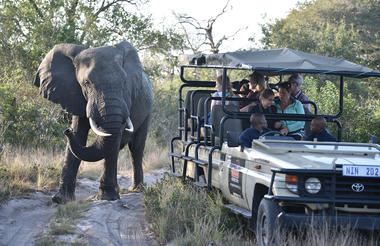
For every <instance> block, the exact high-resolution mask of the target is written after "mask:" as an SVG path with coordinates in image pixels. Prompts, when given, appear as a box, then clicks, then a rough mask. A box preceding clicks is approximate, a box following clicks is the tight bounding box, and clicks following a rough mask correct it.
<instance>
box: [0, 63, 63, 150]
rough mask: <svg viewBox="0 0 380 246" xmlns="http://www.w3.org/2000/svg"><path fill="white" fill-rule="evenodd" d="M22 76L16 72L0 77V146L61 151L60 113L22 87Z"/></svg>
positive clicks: (56, 107) (34, 93)
mask: <svg viewBox="0 0 380 246" xmlns="http://www.w3.org/2000/svg"><path fill="white" fill-rule="evenodd" d="M24 75H25V74H24V72H23V71H21V70H19V69H16V70H14V71H12V72H11V73H10V74H6V76H4V77H1V78H0V133H1V139H2V140H1V141H2V143H0V144H4V143H9V144H12V145H22V146H25V147H26V146H35V147H39V146H45V147H49V148H62V147H63V146H64V144H65V142H64V137H63V133H62V132H63V130H64V127H65V125H66V124H67V122H65V119H64V114H63V113H62V111H61V109H60V108H59V107H58V106H57V105H54V104H51V103H48V101H47V100H45V99H43V98H42V97H40V96H39V95H38V90H37V88H33V87H32V85H31V84H25V83H24V81H23V76H24Z"/></svg>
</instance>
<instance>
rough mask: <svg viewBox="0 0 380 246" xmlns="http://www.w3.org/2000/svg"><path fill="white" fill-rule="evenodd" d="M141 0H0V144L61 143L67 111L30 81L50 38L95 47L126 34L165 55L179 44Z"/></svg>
mask: <svg viewBox="0 0 380 246" xmlns="http://www.w3.org/2000/svg"><path fill="white" fill-rule="evenodd" d="M145 1H146V0H102V1H94V0H54V1H53V0H52V1H46V0H0V134H1V135H0V136H1V139H2V140H1V141H0V146H1V145H2V144H3V141H4V142H6V143H8V144H14V145H22V146H45V147H46V146H48V147H52V146H54V147H62V146H64V142H63V141H62V140H63V139H64V137H63V134H62V132H63V129H64V127H65V126H67V122H66V120H67V119H66V118H65V116H67V114H66V113H65V112H63V111H62V110H61V108H60V107H59V106H58V105H55V104H53V103H49V102H48V101H47V100H45V99H43V98H42V97H40V96H39V95H38V90H37V89H36V88H35V87H33V86H32V81H33V78H34V74H35V72H36V70H37V67H38V65H39V63H40V62H41V60H42V58H43V56H44V55H45V54H46V53H47V52H48V51H49V50H50V49H51V48H52V47H53V46H54V45H55V44H57V43H76V44H83V45H85V46H87V47H94V46H101V45H106V44H107V45H108V44H114V43H117V42H119V41H122V40H128V41H130V42H131V43H132V44H133V45H134V46H135V47H136V48H137V49H138V50H140V51H144V53H149V54H156V55H157V54H165V58H166V59H168V60H170V59H171V58H172V57H173V56H167V55H166V54H170V53H171V50H172V49H177V48H179V47H182V37H181V36H180V35H178V34H177V33H176V32H175V31H174V29H171V28H163V29H162V30H155V29H154V28H153V23H152V21H151V17H150V16H143V15H140V14H138V11H137V10H138V7H139V5H140V4H143V3H145ZM157 70H158V69H157ZM160 71H161V70H160Z"/></svg>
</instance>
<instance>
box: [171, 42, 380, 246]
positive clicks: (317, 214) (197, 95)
mask: <svg viewBox="0 0 380 246" xmlns="http://www.w3.org/2000/svg"><path fill="white" fill-rule="evenodd" d="M185 58H186V62H187V64H186V65H183V66H181V73H180V76H181V80H182V81H183V84H182V85H181V86H180V88H179V98H178V110H179V115H178V117H179V118H178V119H179V126H178V136H176V137H174V138H173V139H172V140H171V153H170V155H171V158H172V163H171V168H172V170H171V171H172V174H173V175H175V176H178V177H182V178H183V179H191V180H193V181H194V183H195V184H196V185H198V186H201V187H205V188H208V189H218V190H220V191H221V193H222V194H223V196H224V197H225V198H226V200H227V201H228V203H227V204H226V205H225V206H226V207H227V208H229V209H231V210H232V211H233V212H235V213H238V214H241V215H243V216H244V217H246V218H248V219H250V221H251V225H252V226H253V228H254V229H255V230H256V237H257V241H258V243H259V245H271V244H273V243H274V240H275V236H274V232H275V231H276V228H278V227H280V228H286V227H299V226H305V225H307V224H309V223H311V221H313V223H317V224H321V223H326V222H329V223H330V224H331V225H334V226H339V225H345V226H347V225H349V226H350V227H352V228H358V229H366V230H379V229H380V146H379V145H378V144H377V138H376V137H375V136H372V137H371V139H370V141H369V143H349V142H341V128H342V127H341V123H340V121H339V116H340V115H341V113H342V111H343V84H344V77H353V78H365V77H377V78H378V77H380V72H379V71H376V70H371V69H369V68H367V67H363V66H360V65H357V64H354V63H351V62H348V61H346V60H343V59H335V58H329V57H323V56H318V55H313V54H308V53H304V52H300V51H296V50H291V49H276V50H259V51H241V52H231V53H224V54H212V55H192V56H186V57H185ZM203 69H211V70H219V72H220V73H221V74H222V75H223V86H222V87H223V88H222V96H221V97H213V96H212V95H213V93H214V92H215V82H214V81H199V80H195V79H189V78H187V77H194V76H195V77H196V76H197V73H198V74H199V73H201V72H202V70H203ZM230 70H251V71H258V72H260V73H262V74H264V75H265V76H267V77H269V78H271V81H273V80H274V79H273V78H275V79H277V81H279V82H281V81H282V80H283V79H284V77H285V76H288V75H290V74H293V73H299V74H302V75H308V74H309V75H310V74H322V75H324V76H326V75H328V76H331V77H333V78H337V80H338V84H339V87H340V89H339V91H340V96H339V98H337V100H339V104H340V106H339V112H337V114H335V115H324V114H318V107H317V104H316V103H315V102H312V101H304V102H303V103H309V104H310V105H311V106H312V107H311V108H312V110H311V111H312V112H310V113H309V114H302V115H300V114H266V115H265V116H266V118H267V119H279V120H292V121H305V128H307V127H308V125H309V124H310V121H311V120H312V119H313V118H315V117H317V116H320V117H324V118H325V119H326V121H327V122H329V124H336V126H337V127H338V134H337V139H338V141H337V142H316V141H313V142H312V141H303V140H295V139H293V138H291V137H284V136H281V135H279V134H274V136H273V135H272V134H268V135H267V136H263V137H261V138H260V139H257V140H253V142H252V146H251V148H247V147H243V146H239V142H238V136H239V134H240V133H241V132H242V131H243V129H244V128H246V127H247V122H248V119H249V116H250V113H248V112H240V111H239V108H238V107H237V106H232V105H226V102H227V101H242V100H247V99H241V98H239V97H237V98H234V97H226V94H227V93H226V76H227V73H228V72H230ZM235 72H236V71H235ZM214 74H215V73H214ZM277 84H278V83H277ZM277 84H276V83H275V84H270V85H269V86H270V87H271V88H273V89H276V86H277ZM185 91H186V93H185ZM185 94H186V95H185ZM213 99H214V100H221V101H222V104H221V105H217V106H215V107H213V109H212V111H211V112H210V102H211V100H213ZM353 117H355V116H353ZM202 119H203V120H204V119H206V120H204V121H205V123H204V124H202ZM208 119H209V120H208ZM248 126H249V123H248ZM379 127H380V126H379ZM305 131H306V132H307V131H308V129H305ZM270 135H272V136H270Z"/></svg>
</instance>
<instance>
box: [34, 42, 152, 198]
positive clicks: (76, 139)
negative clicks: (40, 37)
mask: <svg viewBox="0 0 380 246" xmlns="http://www.w3.org/2000/svg"><path fill="white" fill-rule="evenodd" d="M34 84H35V85H36V86H37V87H39V89H40V94H41V95H42V96H43V97H45V98H47V99H48V100H50V101H52V102H54V103H58V104H60V105H61V106H62V107H63V108H64V109H66V110H67V111H68V112H70V113H72V114H73V119H72V125H71V128H69V129H67V130H66V131H65V132H64V133H65V135H66V137H67V140H68V144H67V147H66V153H65V162H64V166H63V169H62V174H61V180H60V188H59V192H58V193H57V194H55V195H54V196H53V198H52V199H53V201H54V202H56V203H65V202H66V201H70V200H73V199H75V195H74V193H75V182H76V176H77V172H78V168H79V164H80V162H81V160H83V161H99V160H102V161H103V162H104V171H103V174H102V177H101V179H100V185H99V192H98V195H97V198H98V199H102V200H116V199H119V198H120V196H119V194H118V184H117V177H116V175H117V159H118V154H119V150H120V149H121V148H123V147H124V146H125V145H126V144H128V147H129V150H130V153H131V157H132V165H133V182H132V185H131V187H130V189H138V188H139V187H140V185H141V184H142V182H143V170H142V158H143V151H144V147H145V140H146V137H147V132H148V125H149V119H150V115H151V112H152V105H153V91H152V85H151V83H150V81H149V79H148V78H147V76H146V75H145V73H144V72H143V70H142V67H141V63H140V60H139V58H138V55H137V52H136V50H135V49H134V48H133V47H132V45H131V44H130V43H128V42H122V43H120V44H117V45H115V46H105V47H99V48H91V49H85V48H84V47H83V46H81V45H74V44H58V45H56V46H54V48H53V49H52V50H51V51H50V52H49V53H48V54H47V55H46V57H45V58H44V60H43V61H42V62H41V64H40V66H39V68H38V71H37V75H36V78H35V81H34ZM90 118H91V119H92V120H93V121H94V122H95V125H96V126H97V127H95V129H98V130H99V131H100V133H105V134H107V136H102V135H101V134H99V135H97V137H96V139H95V141H94V142H93V143H92V144H90V145H89V146H88V147H85V146H86V142H87V135H88V132H89V129H90V123H89V119H90ZM128 119H130V120H131V122H132V124H133V132H129V131H126V130H125V129H126V128H128V129H129V130H131V125H130V124H129V123H128V122H129V121H128ZM93 129H94V128H93ZM98 133H99V132H98Z"/></svg>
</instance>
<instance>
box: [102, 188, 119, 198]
mask: <svg viewBox="0 0 380 246" xmlns="http://www.w3.org/2000/svg"><path fill="white" fill-rule="evenodd" d="M96 199H98V200H107V201H114V200H119V199H120V195H119V193H118V192H117V191H116V189H115V188H113V187H107V188H104V187H100V188H99V190H98V195H97V196H96Z"/></svg>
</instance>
